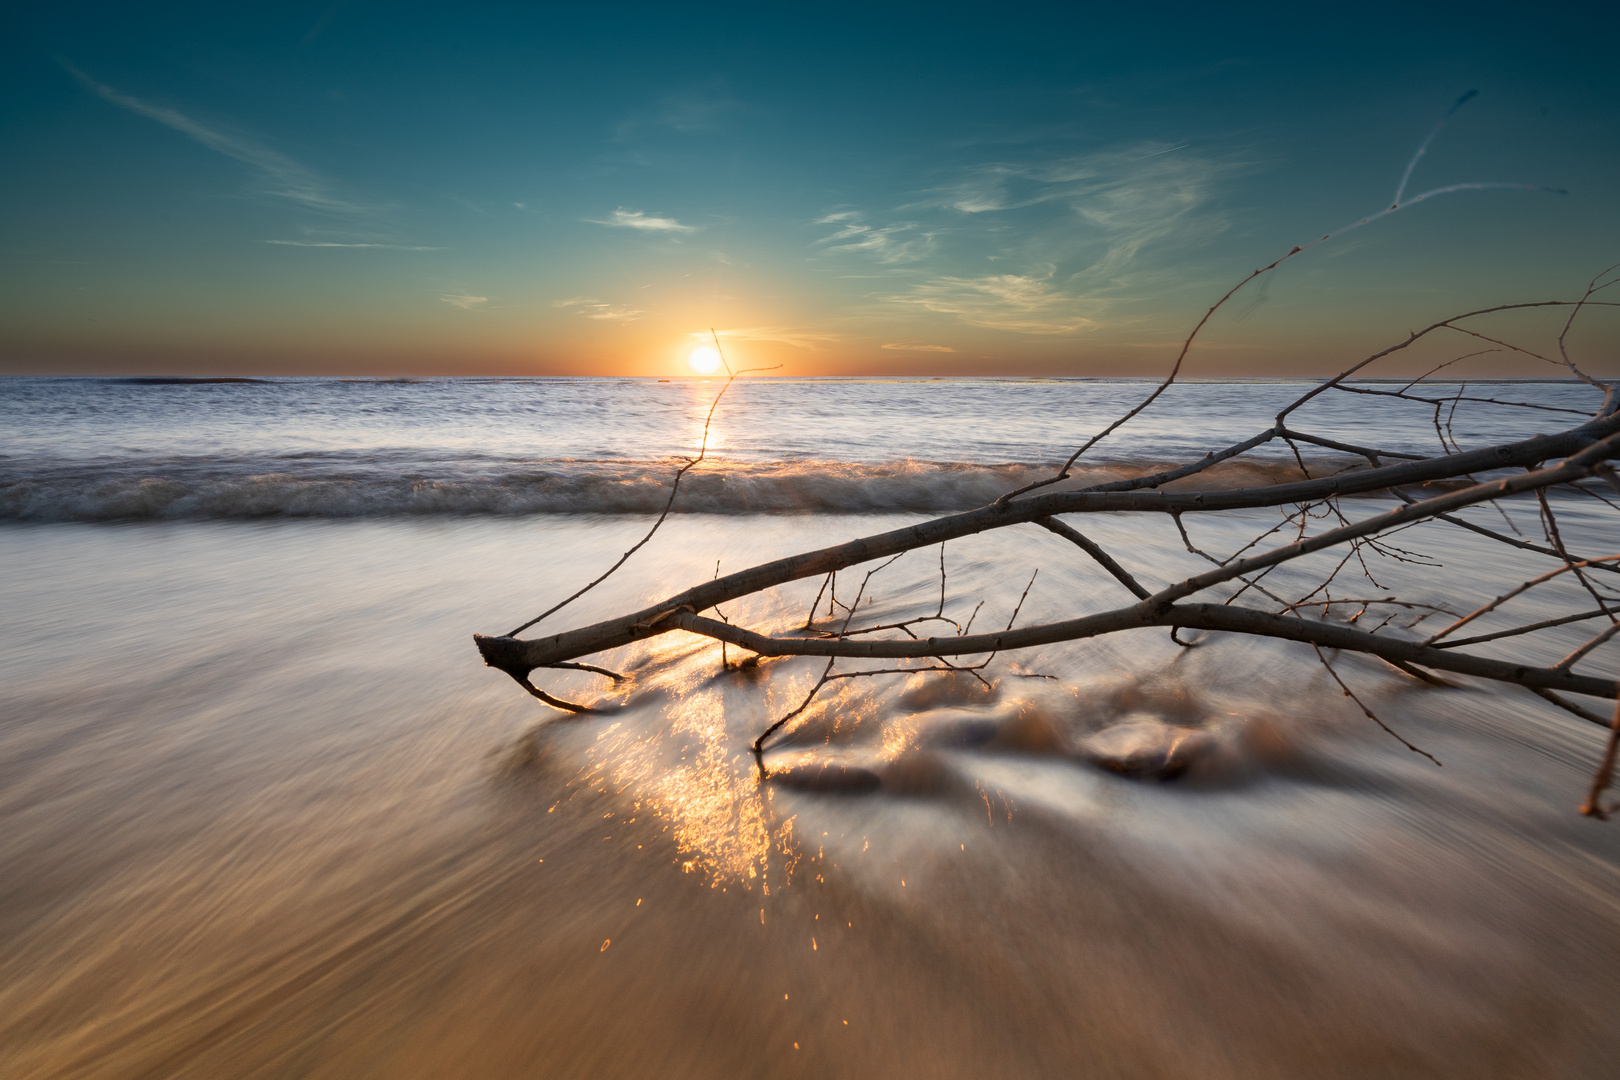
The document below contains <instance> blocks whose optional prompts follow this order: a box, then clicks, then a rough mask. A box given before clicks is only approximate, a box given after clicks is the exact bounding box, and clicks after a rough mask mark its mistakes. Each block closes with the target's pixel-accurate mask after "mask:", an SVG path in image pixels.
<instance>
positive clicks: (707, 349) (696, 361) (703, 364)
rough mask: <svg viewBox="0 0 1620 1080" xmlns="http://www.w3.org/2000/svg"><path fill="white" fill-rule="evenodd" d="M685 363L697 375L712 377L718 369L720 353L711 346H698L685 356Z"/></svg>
mask: <svg viewBox="0 0 1620 1080" xmlns="http://www.w3.org/2000/svg"><path fill="white" fill-rule="evenodd" d="M686 362H687V363H688V364H691V365H692V370H693V371H695V372H697V373H698V374H699V375H713V374H714V373H715V371H716V370H718V369H719V367H720V353H719V351H718V350H716V349H715V347H714V346H713V345H699V346H698V347H697V348H695V349H693V350H692V352H691V354H690V355H688V356H687V358H686Z"/></svg>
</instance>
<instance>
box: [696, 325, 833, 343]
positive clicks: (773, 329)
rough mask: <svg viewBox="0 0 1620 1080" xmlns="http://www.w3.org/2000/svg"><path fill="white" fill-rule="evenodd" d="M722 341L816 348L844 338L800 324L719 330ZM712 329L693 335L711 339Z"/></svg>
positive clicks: (698, 337) (701, 338)
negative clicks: (757, 342)
mask: <svg viewBox="0 0 1620 1080" xmlns="http://www.w3.org/2000/svg"><path fill="white" fill-rule="evenodd" d="M717 333H718V334H719V336H720V339H721V340H722V341H775V342H780V343H781V344H783V345H792V346H794V347H795V348H799V349H816V348H820V347H822V346H824V345H831V344H833V343H835V342H838V341H841V340H843V339H842V338H841V337H840V336H839V335H837V334H829V333H826V332H824V331H820V330H806V329H804V328H803V327H798V326H743V327H735V328H733V329H730V330H720V331H717ZM709 334H710V331H708V330H694V331H693V332H692V337H693V338H694V339H697V340H701V341H708V340H710V337H709Z"/></svg>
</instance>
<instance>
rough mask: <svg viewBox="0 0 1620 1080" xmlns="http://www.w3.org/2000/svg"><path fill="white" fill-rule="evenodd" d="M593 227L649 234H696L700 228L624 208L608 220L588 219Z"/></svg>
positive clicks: (616, 211) (609, 216) (672, 219)
mask: <svg viewBox="0 0 1620 1080" xmlns="http://www.w3.org/2000/svg"><path fill="white" fill-rule="evenodd" d="M585 220H586V221H587V222H589V223H590V224H592V225H608V226H611V227H613V228H618V229H645V230H646V231H648V232H663V233H694V232H697V231H698V229H699V228H700V226H697V225H682V224H681V223H680V222H678V221H676V220H675V219H674V218H667V217H656V216H654V215H652V214H648V213H646V212H644V211H641V210H626V209H625V208H624V207H622V206H621V207H620V208H619V209H617V210H615V211H613V213H612V214H610V215H608V217H607V218H606V220H599V219H597V218H586V219H585Z"/></svg>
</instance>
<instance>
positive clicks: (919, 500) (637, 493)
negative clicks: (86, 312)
mask: <svg viewBox="0 0 1620 1080" xmlns="http://www.w3.org/2000/svg"><path fill="white" fill-rule="evenodd" d="M259 464H260V465H261V466H262V465H267V464H272V463H269V462H261V463H259ZM273 464H275V465H279V466H281V469H280V470H278V471H268V470H266V471H256V470H255V469H254V468H253V465H252V463H247V462H243V463H237V464H235V465H233V466H231V467H228V468H222V467H218V466H213V465H205V464H200V463H197V462H195V461H186V462H180V461H170V462H166V463H158V462H151V463H146V464H144V465H143V464H141V463H137V462H117V463H110V464H102V465H94V466H91V465H87V466H83V467H70V466H64V465H61V464H57V465H54V466H51V467H48V468H39V469H28V468H26V467H19V463H16V462H8V463H7V467H6V468H5V469H4V470H0V520H11V521H143V520H199V519H243V518H277V517H297V518H353V517H386V516H424V515H470V514H494V515H525V514H583V513H589V514H656V513H658V512H660V511H661V510H663V508H664V504H665V501H666V500H667V499H668V498H669V485H670V481H671V479H672V477H673V474H674V469H673V468H672V467H671V466H670V465H669V464H668V463H667V462H579V461H564V462H546V463H539V464H536V465H534V466H531V467H528V468H522V469H508V470H504V471H493V470H491V471H483V472H480V471H478V470H473V469H466V468H456V469H448V470H444V471H443V472H442V473H441V475H434V476H424V475H420V474H415V475H411V474H407V473H406V472H405V471H404V470H403V469H401V468H398V467H378V466H377V464H376V462H375V461H373V462H372V463H370V464H369V465H368V466H367V467H364V468H360V467H352V468H347V469H343V468H334V467H333V464H334V463H332V462H330V461H327V462H324V463H318V464H317V463H311V464H309V465H307V466H303V467H298V468H297V471H289V467H290V466H295V465H297V463H296V462H294V461H293V460H292V459H281V460H279V461H277V462H275V463H273ZM1165 464H1166V463H1163V462H1126V463H1118V462H1116V463H1110V464H1099V465H1094V466H1090V467H1087V468H1085V469H1082V470H1077V471H1076V473H1075V477H1074V479H1073V480H1071V481H1069V482H1067V483H1065V484H1064V485H1063V486H1064V487H1069V486H1084V485H1089V484H1096V483H1104V482H1107V481H1111V480H1118V479H1124V478H1127V477H1132V476H1138V475H1141V474H1143V473H1147V472H1152V471H1155V470H1156V469H1158V468H1161V467H1164V465H1165ZM1053 468H1054V466H1052V465H1041V466H1030V465H976V464H962V463H938V462H924V461H899V462H889V463H886V464H878V465H870V464H851V463H847V462H829V461H814V462H794V463H778V464H763V465H762V464H742V463H724V462H720V463H713V464H710V463H705V464H704V465H702V466H700V467H699V468H697V469H694V470H693V471H692V472H690V473H688V474H687V476H686V478H685V479H684V480H683V481H682V482H681V491H680V497H679V498H678V499H677V500H676V503H675V508H674V509H675V512H677V513H688V514H694V513H703V514H757V513H833V514H866V513H910V512H917V513H943V512H949V511H954V510H968V509H972V508H974V507H977V506H983V505H984V504H985V503H988V502H990V501H991V500H993V499H995V498H997V497H998V496H1000V495H1001V494H1002V493H1003V492H1006V491H1008V490H1010V489H1012V488H1016V487H1019V486H1022V485H1024V484H1027V483H1030V482H1032V481H1034V480H1038V479H1040V478H1042V477H1044V476H1049V475H1051V473H1052V470H1053ZM1313 471H1315V470H1313ZM1298 475H1299V474H1298V469H1297V467H1294V466H1292V465H1291V464H1289V463H1285V462H1263V461H1246V462H1231V463H1226V464H1224V465H1221V466H1218V467H1216V468H1214V469H1210V470H1208V471H1207V472H1205V473H1202V474H1200V475H1199V476H1197V477H1194V478H1189V479H1188V480H1184V481H1181V482H1180V483H1179V484H1176V485H1171V489H1181V490H1188V489H1191V488H1193V487H1196V488H1199V489H1204V490H1212V489H1224V488H1233V487H1246V486H1252V485H1260V484H1269V483H1276V482H1279V481H1282V480H1288V479H1297V478H1298Z"/></svg>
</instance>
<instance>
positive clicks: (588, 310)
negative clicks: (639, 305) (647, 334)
mask: <svg viewBox="0 0 1620 1080" xmlns="http://www.w3.org/2000/svg"><path fill="white" fill-rule="evenodd" d="M556 306H557V307H560V308H565V309H568V310H571V311H573V313H574V314H576V315H583V316H585V318H587V319H603V320H607V321H609V322H634V321H635V320H636V319H639V318H641V314H642V313H641V312H640V311H637V310H636V309H634V308H627V307H623V306H621V305H618V304H610V303H608V302H607V301H605V300H596V299H593V298H592V297H589V296H576V297H574V298H572V299H570V300H559V301H557V304H556Z"/></svg>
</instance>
